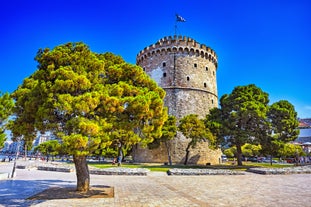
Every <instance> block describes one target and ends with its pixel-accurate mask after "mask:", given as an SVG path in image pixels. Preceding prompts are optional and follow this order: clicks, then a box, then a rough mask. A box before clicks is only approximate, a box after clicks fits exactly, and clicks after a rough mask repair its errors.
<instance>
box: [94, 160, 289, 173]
mask: <svg viewBox="0 0 311 207" xmlns="http://www.w3.org/2000/svg"><path fill="white" fill-rule="evenodd" d="M89 166H92V167H97V168H111V167H118V166H117V165H112V164H111V163H105V164H95V163H89ZM292 166H293V165H291V164H277V163H273V164H272V165H270V163H252V162H247V163H243V166H237V165H231V163H228V164H222V165H186V166H185V165H181V164H175V165H172V166H170V165H161V164H155V163H142V164H130V163H123V164H122V167H126V168H147V169H149V170H150V171H157V172H167V171H168V170H169V169H171V168H186V169H187V168H188V169H190V168H192V169H195V168H197V169H207V168H208V169H228V170H242V171H243V170H247V169H249V168H253V167H265V168H283V167H292Z"/></svg>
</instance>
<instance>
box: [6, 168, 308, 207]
mask: <svg viewBox="0 0 311 207" xmlns="http://www.w3.org/2000/svg"><path fill="white" fill-rule="evenodd" d="M12 166H13V163H1V164H0V172H11V170H12ZM91 185H107V186H112V187H114V193H115V195H114V198H93V199H60V200H40V201H38V200H37V201H29V200H26V198H28V197H30V196H32V195H34V194H36V193H38V192H41V191H43V190H44V189H47V188H49V187H56V186H61V187H67V186H76V175H75V173H74V172H72V173H63V172H51V171H39V170H35V169H30V170H28V169H17V170H16V177H15V178H13V179H4V180H0V206H10V207H11V206H17V207H24V206H49V207H53V206H55V207H59V206H62V207H67V206H83V207H86V206H98V207H99V206H111V207H113V206H115V207H117V206H122V207H123V206H124V207H139V206H141V207H147V206H150V207H152V206H159V207H165V206H178V207H183V206H184V207H188V206H212V207H213V206H215V207H217V206H226V207H227V206H234V207H239V206H252V207H257V206H258V207H259V206H260V207H264V206H271V207H278V206H284V207H297V206H299V207H310V206H311V186H310V185H311V174H290V175H259V174H253V173H246V174H245V175H209V176H167V175H166V174H165V173H149V174H148V176H116V175H91Z"/></svg>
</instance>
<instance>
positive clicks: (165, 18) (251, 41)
mask: <svg viewBox="0 0 311 207" xmlns="http://www.w3.org/2000/svg"><path fill="white" fill-rule="evenodd" d="M176 13H178V14H180V15H181V16H182V17H184V18H185V19H186V22H184V23H179V24H178V30H177V33H178V34H179V35H184V36H189V37H191V38H193V39H195V40H196V41H197V42H199V43H202V44H205V45H207V46H210V47H211V48H213V49H214V50H215V51H216V53H217V55H218V70H217V81H218V96H219V98H220V97H221V96H222V95H223V94H226V93H227V94H228V93H231V91H232V90H233V88H234V87H235V86H239V85H247V84H251V83H253V84H256V85H257V86H258V87H260V88H261V89H262V90H264V91H265V92H267V93H269V95H270V96H269V97H270V104H272V103H274V102H276V101H279V100H288V101H289V102H291V103H292V104H293V105H294V106H295V109H296V111H297V112H298V116H299V117H300V118H311V93H310V89H311V81H310V75H311V52H310V50H311V1H309V0H295V1H293V0H234V1H233V0H153V1H143V0H114V1H108V0H107V1H105V0H85V1H82V0H46V1H45V0H44V1H42V0H27V1H25V0H2V1H1V6H0V30H1V31H0V45H1V49H0V71H1V76H0V90H1V91H2V92H13V91H14V90H15V89H16V88H17V87H18V85H19V84H21V83H22V81H23V79H24V78H26V77H28V76H29V75H31V74H32V73H33V72H34V71H35V70H36V67H37V63H36V62H35V61H34V57H35V55H36V52H37V51H38V49H39V48H45V47H49V48H54V47H55V46H57V45H60V44H64V43H67V42H77V41H82V42H84V43H86V44H87V45H89V47H90V49H91V50H92V51H94V52H97V53H103V52H112V53H114V54H117V55H120V56H122V57H123V58H124V59H125V61H127V62H130V63H133V64H135V63H136V55H137V53H138V52H139V51H140V50H142V49H144V48H145V47H146V46H149V45H151V44H153V43H155V42H156V41H157V40H159V39H160V38H162V37H164V36H169V35H174V25H175V14H176Z"/></svg>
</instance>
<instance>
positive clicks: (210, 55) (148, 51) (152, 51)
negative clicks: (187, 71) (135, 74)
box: [136, 35, 218, 68]
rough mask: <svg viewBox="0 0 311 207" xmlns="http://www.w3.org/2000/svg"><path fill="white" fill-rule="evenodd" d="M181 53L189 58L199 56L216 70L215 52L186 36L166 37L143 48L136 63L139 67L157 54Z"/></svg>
mask: <svg viewBox="0 0 311 207" xmlns="http://www.w3.org/2000/svg"><path fill="white" fill-rule="evenodd" d="M177 52H178V53H182V54H187V55H191V56H200V57H201V58H205V59H207V60H209V61H210V62H212V63H213V64H214V65H215V67H216V68H217V65H218V60H217V55H216V52H215V51H214V50H213V49H212V48H210V47H208V46H206V45H204V44H200V43H198V42H197V41H195V40H194V39H192V38H190V37H187V36H177V35H174V36H167V37H163V38H161V39H160V40H158V41H157V42H156V43H155V44H152V45H150V46H148V47H145V48H144V49H143V50H141V51H140V52H139V53H138V54H137V56H136V63H137V64H138V65H139V64H140V63H141V62H143V61H144V60H145V59H147V58H150V57H151V56H154V55H157V54H163V53H164V54H167V53H177Z"/></svg>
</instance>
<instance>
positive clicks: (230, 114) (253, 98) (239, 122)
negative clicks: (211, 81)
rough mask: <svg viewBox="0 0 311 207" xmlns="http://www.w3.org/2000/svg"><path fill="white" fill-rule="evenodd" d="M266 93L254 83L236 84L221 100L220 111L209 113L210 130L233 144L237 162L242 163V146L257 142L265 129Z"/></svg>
mask: <svg viewBox="0 0 311 207" xmlns="http://www.w3.org/2000/svg"><path fill="white" fill-rule="evenodd" d="M268 102H269V99H268V94H267V93H265V92H263V91H262V90H261V89H260V88H258V87H257V86H255V85H254V84H250V85H246V86H237V87H235V88H234V90H233V91H232V92H231V94H225V95H223V96H222V97H221V99H220V106H221V108H220V109H219V110H216V109H215V112H213V113H212V116H208V117H207V119H208V121H207V122H209V123H214V126H215V127H214V128H215V129H212V130H213V133H215V131H216V134H217V135H218V139H220V138H221V139H222V140H225V141H226V142H227V143H229V144H230V145H231V146H236V149H237V160H238V165H242V148H241V147H242V146H243V145H244V144H246V143H254V144H256V143H258V139H259V138H260V137H262V136H265V134H266V132H267V123H266V112H267V106H268Z"/></svg>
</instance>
